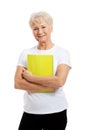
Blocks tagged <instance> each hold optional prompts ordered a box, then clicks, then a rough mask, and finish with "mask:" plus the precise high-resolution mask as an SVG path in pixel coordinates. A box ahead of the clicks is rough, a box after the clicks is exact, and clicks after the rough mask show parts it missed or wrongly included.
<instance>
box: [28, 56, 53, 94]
mask: <svg viewBox="0 0 87 130" xmlns="http://www.w3.org/2000/svg"><path fill="white" fill-rule="evenodd" d="M27 69H28V70H29V71H30V72H32V74H34V75H38V76H52V75H53V56H52V55H34V54H28V55H27ZM37 92H53V91H52V90H40V91H37Z"/></svg>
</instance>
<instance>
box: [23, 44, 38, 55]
mask: <svg viewBox="0 0 87 130" xmlns="http://www.w3.org/2000/svg"><path fill="white" fill-rule="evenodd" d="M35 49H36V46H34V47H31V48H27V49H24V50H22V52H21V53H22V54H24V55H25V54H27V53H32V52H33V51H34V50H35Z"/></svg>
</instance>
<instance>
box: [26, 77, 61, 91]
mask: <svg viewBox="0 0 87 130" xmlns="http://www.w3.org/2000/svg"><path fill="white" fill-rule="evenodd" d="M27 80H28V81H30V82H33V83H36V84H40V85H42V86H45V88H49V86H50V88H53V89H56V88H58V87H61V86H62V82H61V81H62V80H60V79H58V77H57V76H43V77H41V76H35V75H29V76H27Z"/></svg>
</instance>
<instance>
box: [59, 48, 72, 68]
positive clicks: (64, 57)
mask: <svg viewBox="0 0 87 130" xmlns="http://www.w3.org/2000/svg"><path fill="white" fill-rule="evenodd" d="M58 64H66V65H68V66H70V67H71V60H70V53H69V51H68V50H63V51H61V54H60V59H59V63H58Z"/></svg>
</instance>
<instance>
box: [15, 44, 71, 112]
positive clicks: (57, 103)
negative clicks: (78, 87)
mask: <svg viewBox="0 0 87 130" xmlns="http://www.w3.org/2000/svg"><path fill="white" fill-rule="evenodd" d="M27 54H39V55H41V54H44V55H45V54H51V55H53V61H54V65H53V66H54V68H53V70H54V74H55V73H56V69H57V67H58V65H59V64H67V65H68V66H71V65H70V55H69V52H68V51H67V50H66V49H64V48H61V47H59V46H56V45H54V46H53V48H51V49H48V50H39V49H37V46H34V47H32V48H30V49H25V50H23V52H22V53H21V55H20V57H19V60H18V64H17V65H19V66H24V67H27V60H26V58H27ZM67 107H68V103H67V100H66V97H65V94H64V92H63V87H60V88H59V89H58V90H56V91H55V92H52V93H29V92H27V91H25V94H24V111H25V112H27V113H33V114H48V113H55V112H60V111H63V110H65V109H67Z"/></svg>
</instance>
